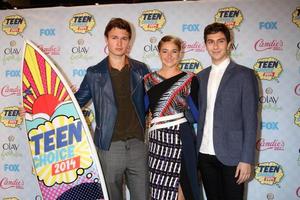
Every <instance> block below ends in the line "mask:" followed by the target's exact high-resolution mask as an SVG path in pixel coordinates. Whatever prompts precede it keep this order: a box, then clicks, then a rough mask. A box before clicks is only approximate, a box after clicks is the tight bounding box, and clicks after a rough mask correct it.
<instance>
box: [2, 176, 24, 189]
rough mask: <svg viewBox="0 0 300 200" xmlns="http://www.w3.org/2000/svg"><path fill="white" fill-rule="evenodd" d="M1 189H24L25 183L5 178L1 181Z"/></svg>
mask: <svg viewBox="0 0 300 200" xmlns="http://www.w3.org/2000/svg"><path fill="white" fill-rule="evenodd" d="M0 188H2V189H9V188H16V189H24V181H23V180H20V179H17V178H16V179H11V180H10V179H8V178H7V177H4V178H2V179H1V180H0Z"/></svg>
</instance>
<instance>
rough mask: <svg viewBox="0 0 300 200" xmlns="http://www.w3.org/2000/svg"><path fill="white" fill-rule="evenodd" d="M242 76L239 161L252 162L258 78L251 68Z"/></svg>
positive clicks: (255, 129) (256, 125) (255, 130)
mask: <svg viewBox="0 0 300 200" xmlns="http://www.w3.org/2000/svg"><path fill="white" fill-rule="evenodd" d="M247 72H248V73H245V77H243V80H244V81H243V87H242V117H243V133H244V135H243V147H242V149H243V150H242V156H241V160H240V161H241V162H245V163H249V164H253V163H254V158H255V144H256V133H257V127H258V117H257V111H258V98H259V90H258V80H257V77H256V75H255V73H254V71H253V70H249V71H247Z"/></svg>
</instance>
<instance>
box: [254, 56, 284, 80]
mask: <svg viewBox="0 0 300 200" xmlns="http://www.w3.org/2000/svg"><path fill="white" fill-rule="evenodd" d="M253 69H254V70H255V71H256V74H257V75H258V76H259V78H260V79H261V80H268V81H270V80H273V79H277V78H278V77H279V75H280V74H281V72H282V70H283V69H282V65H281V63H280V61H279V60H278V59H277V58H274V57H266V58H260V59H258V60H257V62H256V63H255V64H254V65H253Z"/></svg>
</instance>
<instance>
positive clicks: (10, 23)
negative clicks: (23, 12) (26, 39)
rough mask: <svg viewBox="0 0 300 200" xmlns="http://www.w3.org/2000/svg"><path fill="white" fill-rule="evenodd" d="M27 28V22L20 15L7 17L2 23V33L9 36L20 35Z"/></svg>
mask: <svg viewBox="0 0 300 200" xmlns="http://www.w3.org/2000/svg"><path fill="white" fill-rule="evenodd" d="M25 28H26V21H25V19H24V18H23V17H22V16H20V15H10V16H6V17H5V18H4V20H3V22H2V31H4V32H5V33H6V34H7V35H14V36H15V35H18V34H20V33H22V32H23V31H24V29H25Z"/></svg>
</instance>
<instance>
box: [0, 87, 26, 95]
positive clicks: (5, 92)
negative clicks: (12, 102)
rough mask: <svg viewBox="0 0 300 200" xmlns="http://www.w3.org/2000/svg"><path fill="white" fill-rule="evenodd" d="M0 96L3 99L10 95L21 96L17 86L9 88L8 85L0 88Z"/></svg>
mask: <svg viewBox="0 0 300 200" xmlns="http://www.w3.org/2000/svg"><path fill="white" fill-rule="evenodd" d="M1 95H2V96H3V97H8V96H12V95H16V96H20V95H21V89H20V87H19V86H16V87H10V86H9V85H4V86H3V87H2V88H1Z"/></svg>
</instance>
